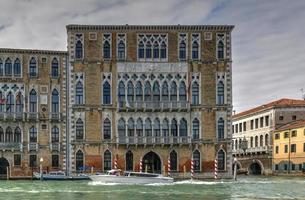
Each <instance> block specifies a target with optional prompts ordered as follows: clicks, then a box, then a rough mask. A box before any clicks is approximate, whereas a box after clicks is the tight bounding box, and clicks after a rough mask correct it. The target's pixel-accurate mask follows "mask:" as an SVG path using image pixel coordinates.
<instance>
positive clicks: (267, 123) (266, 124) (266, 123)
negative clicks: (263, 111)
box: [265, 116, 269, 126]
mask: <svg viewBox="0 0 305 200" xmlns="http://www.w3.org/2000/svg"><path fill="white" fill-rule="evenodd" d="M265 126H269V116H265Z"/></svg>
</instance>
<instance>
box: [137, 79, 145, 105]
mask: <svg viewBox="0 0 305 200" xmlns="http://www.w3.org/2000/svg"><path fill="white" fill-rule="evenodd" d="M136 100H137V102H141V101H143V89H142V83H141V82H140V81H138V82H137V85H136Z"/></svg>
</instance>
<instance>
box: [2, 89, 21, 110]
mask: <svg viewBox="0 0 305 200" xmlns="http://www.w3.org/2000/svg"><path fill="white" fill-rule="evenodd" d="M0 98H1V97H0ZM0 110H1V109H0ZM16 112H17V113H22V112H23V96H22V94H21V92H18V93H17V95H16Z"/></svg>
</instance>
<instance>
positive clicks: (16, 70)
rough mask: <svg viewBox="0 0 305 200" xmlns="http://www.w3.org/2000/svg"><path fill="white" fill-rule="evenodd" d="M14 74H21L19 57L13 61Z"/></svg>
mask: <svg viewBox="0 0 305 200" xmlns="http://www.w3.org/2000/svg"><path fill="white" fill-rule="evenodd" d="M14 76H21V64H20V60H19V58H16V60H15V62H14Z"/></svg>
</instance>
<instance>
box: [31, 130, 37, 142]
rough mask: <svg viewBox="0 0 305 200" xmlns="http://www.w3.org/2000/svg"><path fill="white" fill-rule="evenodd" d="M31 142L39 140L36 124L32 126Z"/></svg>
mask: <svg viewBox="0 0 305 200" xmlns="http://www.w3.org/2000/svg"><path fill="white" fill-rule="evenodd" d="M30 142H33V143H36V142H37V129H36V128H35V127H34V126H32V127H31V128H30Z"/></svg>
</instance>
